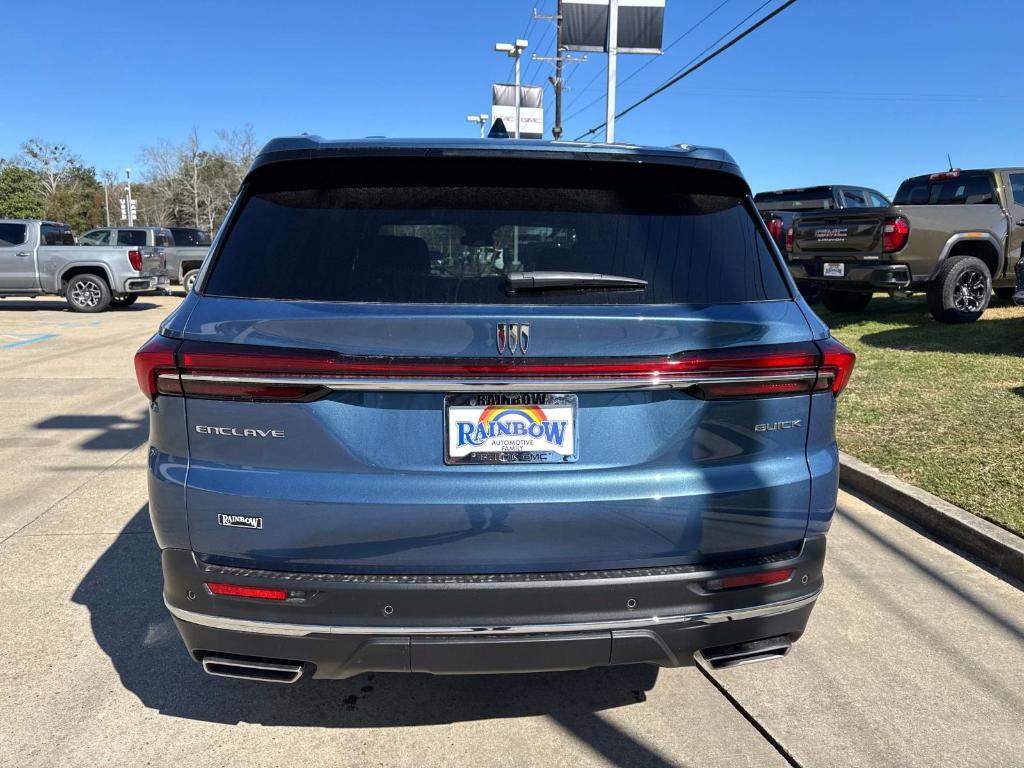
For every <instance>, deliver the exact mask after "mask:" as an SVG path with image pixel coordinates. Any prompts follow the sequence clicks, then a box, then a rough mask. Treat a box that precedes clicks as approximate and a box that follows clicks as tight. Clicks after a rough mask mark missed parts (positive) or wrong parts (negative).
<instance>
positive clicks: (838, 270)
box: [824, 263, 846, 277]
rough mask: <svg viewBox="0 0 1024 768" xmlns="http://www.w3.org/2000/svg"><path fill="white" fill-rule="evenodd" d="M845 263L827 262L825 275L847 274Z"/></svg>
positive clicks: (838, 275) (840, 275) (839, 275)
mask: <svg viewBox="0 0 1024 768" xmlns="http://www.w3.org/2000/svg"><path fill="white" fill-rule="evenodd" d="M845 267H846V265H845V264H841V263H840V264H826V265H825V273H824V274H825V277H842V276H843V275H844V274H845Z"/></svg>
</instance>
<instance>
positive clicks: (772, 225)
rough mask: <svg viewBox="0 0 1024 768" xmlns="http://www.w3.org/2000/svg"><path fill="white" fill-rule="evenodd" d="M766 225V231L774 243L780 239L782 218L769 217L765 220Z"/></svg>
mask: <svg viewBox="0 0 1024 768" xmlns="http://www.w3.org/2000/svg"><path fill="white" fill-rule="evenodd" d="M765 224H767V225H768V232H770V233H771V236H772V240H774V241H775V242H776V243H777V242H779V240H781V239H782V219H775V218H772V219H769V220H768V221H766V222H765Z"/></svg>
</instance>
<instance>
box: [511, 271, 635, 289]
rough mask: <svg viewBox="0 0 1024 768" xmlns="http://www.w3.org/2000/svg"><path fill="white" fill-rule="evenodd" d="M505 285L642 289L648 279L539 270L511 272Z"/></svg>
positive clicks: (528, 287)
mask: <svg viewBox="0 0 1024 768" xmlns="http://www.w3.org/2000/svg"><path fill="white" fill-rule="evenodd" d="M505 285H506V287H507V288H508V289H509V290H510V291H512V292H515V291H543V290H545V289H548V288H552V289H556V288H593V289H596V290H608V289H609V288H620V289H623V290H627V291H642V290H643V289H644V288H646V287H647V281H646V280H643V279H641V278H639V277H623V276H622V275H602V274H599V273H596V272H560V271H557V270H550V271H549V270H542V271H539V272H509V273H508V274H507V275H505Z"/></svg>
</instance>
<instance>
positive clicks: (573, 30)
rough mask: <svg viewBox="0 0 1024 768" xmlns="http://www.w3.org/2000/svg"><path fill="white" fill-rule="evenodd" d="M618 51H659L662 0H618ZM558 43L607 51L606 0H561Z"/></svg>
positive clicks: (584, 49)
mask: <svg viewBox="0 0 1024 768" xmlns="http://www.w3.org/2000/svg"><path fill="white" fill-rule="evenodd" d="M618 29H619V34H618V36H617V40H616V45H615V47H616V49H617V50H618V51H619V53H661V45H662V42H661V41H662V35H663V33H664V29H665V0H619V26H618ZM562 45H563V46H564V47H566V48H568V49H569V50H571V51H597V52H607V50H608V0H562Z"/></svg>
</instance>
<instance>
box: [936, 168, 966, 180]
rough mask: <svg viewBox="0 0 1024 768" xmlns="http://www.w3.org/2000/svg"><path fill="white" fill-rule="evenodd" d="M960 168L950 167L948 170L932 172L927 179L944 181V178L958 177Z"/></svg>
mask: <svg viewBox="0 0 1024 768" xmlns="http://www.w3.org/2000/svg"><path fill="white" fill-rule="evenodd" d="M959 178H960V169H959V168H950V169H949V170H948V171H940V172H939V173H933V174H932V175H931V176H929V177H928V181H945V180H946V179H959Z"/></svg>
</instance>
